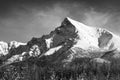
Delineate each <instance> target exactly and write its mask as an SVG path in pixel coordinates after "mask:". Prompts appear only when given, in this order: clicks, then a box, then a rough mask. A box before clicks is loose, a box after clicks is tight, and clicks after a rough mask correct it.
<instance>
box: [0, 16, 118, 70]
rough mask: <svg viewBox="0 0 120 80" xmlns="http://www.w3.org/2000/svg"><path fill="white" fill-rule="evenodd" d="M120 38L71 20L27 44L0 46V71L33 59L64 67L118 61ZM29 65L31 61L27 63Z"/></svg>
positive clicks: (66, 20) (106, 31) (11, 43)
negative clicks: (80, 60)
mask: <svg viewBox="0 0 120 80" xmlns="http://www.w3.org/2000/svg"><path fill="white" fill-rule="evenodd" d="M119 44H120V37H119V36H118V35H115V34H114V33H112V32H110V31H108V30H106V29H102V28H96V27H91V26H87V25H85V24H82V23H80V22H78V21H75V20H73V19H71V18H68V17H67V18H65V19H64V20H63V22H62V23H61V25H60V26H59V27H57V28H56V29H55V30H53V31H51V33H50V34H48V35H43V36H42V37H40V38H34V37H33V38H32V39H31V40H30V41H28V42H27V43H20V42H16V41H12V42H10V43H6V42H3V41H1V42H0V65H1V66H0V67H1V68H2V67H4V66H7V65H10V64H15V63H20V62H24V61H29V60H30V59H33V58H34V60H33V62H36V61H38V62H42V61H43V63H42V64H39V65H43V64H44V60H46V59H47V60H48V61H49V62H48V63H60V64H62V65H63V66H67V64H69V63H71V62H72V61H73V60H75V59H76V58H84V57H87V58H91V61H93V62H94V61H95V62H98V63H110V61H109V60H110V59H111V58H119V57H120V45H119ZM30 61H31V60H30Z"/></svg>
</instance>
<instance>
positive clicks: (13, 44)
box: [9, 41, 27, 49]
mask: <svg viewBox="0 0 120 80" xmlns="http://www.w3.org/2000/svg"><path fill="white" fill-rule="evenodd" d="M26 44H27V43H21V42H17V41H11V42H10V44H9V49H11V48H12V47H13V48H17V47H19V46H20V45H26Z"/></svg>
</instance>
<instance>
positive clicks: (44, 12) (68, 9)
mask: <svg viewBox="0 0 120 80" xmlns="http://www.w3.org/2000/svg"><path fill="white" fill-rule="evenodd" d="M31 4H32V3H31ZM31 4H29V5H26V4H19V5H18V6H14V7H12V8H11V9H10V11H9V12H8V13H6V14H7V16H6V15H4V17H2V18H0V39H1V40H4V41H7V42H9V41H11V40H17V41H22V42H27V41H29V40H30V39H31V38H32V37H33V36H34V37H41V36H42V35H43V34H48V33H49V32H50V31H52V30H54V29H55V28H56V27H58V26H60V24H61V22H62V20H63V19H64V18H65V17H67V16H68V17H71V18H73V19H75V20H78V21H80V22H82V23H84V24H87V25H90V26H95V27H96V26H97V27H104V28H107V29H109V30H111V31H114V32H115V31H118V32H119V30H120V28H119V24H120V17H118V16H119V13H118V12H117V11H115V12H109V11H107V10H103V11H102V10H101V11H99V10H96V9H99V8H96V7H92V6H88V5H87V4H85V3H82V2H81V3H77V2H73V3H69V2H68V3H66V2H65V3H63V2H61V3H60V2H59V3H53V4H51V5H48V4H47V5H31ZM116 13H117V14H116Z"/></svg>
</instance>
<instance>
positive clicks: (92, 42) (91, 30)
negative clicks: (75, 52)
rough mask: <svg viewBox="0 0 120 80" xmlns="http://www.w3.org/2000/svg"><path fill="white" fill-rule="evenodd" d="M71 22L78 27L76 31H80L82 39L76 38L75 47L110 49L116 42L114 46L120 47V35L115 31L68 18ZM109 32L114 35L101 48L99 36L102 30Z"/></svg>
mask: <svg viewBox="0 0 120 80" xmlns="http://www.w3.org/2000/svg"><path fill="white" fill-rule="evenodd" d="M67 19H68V20H69V22H70V23H71V24H72V25H74V27H75V28H76V32H78V33H77V34H78V36H79V38H80V39H76V42H77V43H76V44H75V45H74V46H73V47H80V48H82V49H84V50H89V49H91V48H92V47H93V48H92V49H104V50H106V49H109V47H110V45H111V44H114V46H113V48H114V49H115V48H117V49H120V37H119V36H117V35H115V34H114V33H112V32H110V31H108V30H106V29H102V28H95V27H91V26H87V25H84V24H83V23H80V22H78V21H75V20H72V19H71V18H67ZM104 31H106V32H109V33H110V34H112V35H113V37H112V39H111V40H109V42H108V44H107V45H105V47H103V48H100V47H99V46H98V44H99V42H98V38H99V37H100V36H101V33H102V32H104Z"/></svg>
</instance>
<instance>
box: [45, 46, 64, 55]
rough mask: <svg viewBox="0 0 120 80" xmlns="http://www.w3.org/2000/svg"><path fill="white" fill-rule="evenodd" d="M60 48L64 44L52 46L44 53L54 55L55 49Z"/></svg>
mask: <svg viewBox="0 0 120 80" xmlns="http://www.w3.org/2000/svg"><path fill="white" fill-rule="evenodd" d="M60 48H62V46H58V47H54V48H51V49H49V50H48V51H47V52H46V53H45V54H44V55H46V56H47V55H52V54H54V53H55V51H57V50H59V49H60Z"/></svg>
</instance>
